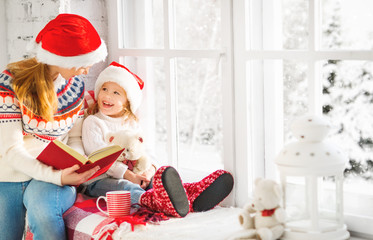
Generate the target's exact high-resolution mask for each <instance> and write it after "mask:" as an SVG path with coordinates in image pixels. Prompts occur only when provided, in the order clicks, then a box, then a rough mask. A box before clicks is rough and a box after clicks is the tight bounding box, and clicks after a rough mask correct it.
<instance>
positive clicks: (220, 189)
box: [82, 62, 233, 217]
mask: <svg viewBox="0 0 373 240" xmlns="http://www.w3.org/2000/svg"><path fill="white" fill-rule="evenodd" d="M143 86H144V82H143V81H142V80H141V79H140V78H139V77H138V76H137V75H135V74H133V73H132V72H131V71H129V70H128V69H127V68H126V67H124V66H122V65H120V64H118V63H116V62H113V63H111V64H110V66H109V67H107V68H106V69H105V70H104V71H102V72H101V74H100V75H99V76H98V79H97V81H96V84H95V98H96V99H97V102H96V103H95V105H93V107H91V108H90V109H89V110H90V111H89V113H90V114H93V115H89V116H88V117H87V118H86V119H85V120H84V122H83V132H82V137H83V144H84V148H85V151H86V154H90V153H92V152H93V151H95V150H97V149H100V148H102V147H104V146H105V145H107V143H105V140H104V139H105V136H106V134H107V133H109V132H115V131H118V130H121V129H135V130H138V131H140V127H139V124H138V123H137V117H136V115H135V114H134V113H135V112H136V110H137V109H138V107H139V106H140V103H141V99H142V88H143ZM107 174H108V175H109V177H108V176H107V175H106V177H105V176H104V175H102V176H100V177H97V178H95V179H92V180H91V181H89V182H87V184H84V185H85V189H84V193H85V194H87V195H90V196H94V197H98V196H102V195H105V194H106V192H107V191H112V190H129V191H131V203H132V204H134V203H140V204H141V205H144V206H146V207H148V208H150V209H152V210H156V211H160V212H163V213H165V214H168V215H171V216H175V217H184V216H185V215H186V214H187V213H188V212H189V211H206V210H209V209H211V208H213V207H214V206H216V205H217V204H218V203H220V202H221V201H222V200H223V199H224V198H225V197H227V196H228V194H229V193H230V192H231V190H232V188H233V177H232V175H231V174H230V173H228V172H227V171H224V170H218V171H216V172H214V173H212V174H210V175H209V176H207V177H206V178H204V179H203V180H201V181H200V182H196V183H186V184H182V182H181V180H180V177H179V174H178V173H177V171H176V170H175V169H174V168H173V167H169V166H164V167H161V168H159V169H158V170H157V171H156V163H155V162H154V160H153V165H152V167H151V168H150V169H148V170H147V171H146V172H145V173H144V174H142V175H138V174H135V173H134V172H132V171H131V170H130V169H129V168H128V166H127V165H125V164H123V163H122V162H118V161H117V162H115V163H114V165H113V166H112V167H111V168H110V169H109V171H108V172H107ZM153 176H154V177H153ZM152 177H153V188H152V189H149V190H147V191H145V190H144V189H146V188H147V187H148V185H149V183H150V179H151V178H152Z"/></svg>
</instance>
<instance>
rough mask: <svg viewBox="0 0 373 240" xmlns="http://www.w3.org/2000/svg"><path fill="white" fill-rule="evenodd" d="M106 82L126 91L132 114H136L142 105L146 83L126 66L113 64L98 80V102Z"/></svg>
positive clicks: (96, 90) (96, 85)
mask: <svg viewBox="0 0 373 240" xmlns="http://www.w3.org/2000/svg"><path fill="white" fill-rule="evenodd" d="M105 82H114V83H117V84H118V85H119V86H121V87H122V88H123V89H124V91H126V94H127V99H128V101H129V102H130V108H131V112H132V113H135V112H136V110H137V109H138V108H139V106H140V104H141V100H142V89H143V87H144V81H143V80H141V78H139V77H138V76H137V75H136V74H134V73H132V72H131V71H130V70H129V69H128V68H126V67H125V66H123V65H121V64H119V63H117V62H112V63H110V65H109V66H108V67H107V68H105V69H104V70H103V71H102V72H101V73H100V75H99V76H98V78H97V81H96V84H95V98H96V100H97V96H98V92H99V91H100V89H101V87H102V85H103V84H104V83H105Z"/></svg>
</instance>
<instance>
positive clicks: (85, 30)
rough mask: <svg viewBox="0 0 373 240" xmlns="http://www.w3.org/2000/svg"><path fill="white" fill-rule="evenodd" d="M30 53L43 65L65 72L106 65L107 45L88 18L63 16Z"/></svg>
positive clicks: (51, 24) (35, 43)
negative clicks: (61, 69) (70, 69)
mask: <svg viewBox="0 0 373 240" xmlns="http://www.w3.org/2000/svg"><path fill="white" fill-rule="evenodd" d="M31 44H32V45H31V46H29V50H30V51H31V52H32V53H34V54H35V56H36V58H37V60H38V61H39V62H42V63H45V64H48V65H56V66H59V67H63V68H74V67H75V68H80V67H87V66H91V65H93V64H95V63H97V62H100V61H104V60H105V58H106V55H107V49H106V45H105V42H104V41H103V40H102V39H101V38H100V36H99V35H98V33H97V31H96V29H95V28H94V27H93V26H92V24H91V23H90V22H89V21H88V20H87V19H86V18H84V17H82V16H79V15H75V14H67V13H63V14H59V15H58V16H57V17H56V18H55V19H53V20H51V21H50V22H49V23H48V24H47V25H46V26H45V27H44V28H43V29H42V30H41V31H40V33H39V34H38V36H37V37H36V39H35V41H33V42H32V43H31Z"/></svg>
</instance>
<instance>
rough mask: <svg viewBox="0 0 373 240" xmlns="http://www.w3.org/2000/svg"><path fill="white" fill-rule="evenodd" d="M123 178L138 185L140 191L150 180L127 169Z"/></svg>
mask: <svg viewBox="0 0 373 240" xmlns="http://www.w3.org/2000/svg"><path fill="white" fill-rule="evenodd" d="M123 178H124V179H127V180H128V181H130V182H133V183H135V184H139V185H140V187H141V188H142V189H145V188H146V187H147V185H146V182H148V185H149V182H150V179H148V178H147V177H145V176H142V175H139V174H136V173H134V172H132V171H131V170H129V169H127V171H126V172H125V173H124V175H123Z"/></svg>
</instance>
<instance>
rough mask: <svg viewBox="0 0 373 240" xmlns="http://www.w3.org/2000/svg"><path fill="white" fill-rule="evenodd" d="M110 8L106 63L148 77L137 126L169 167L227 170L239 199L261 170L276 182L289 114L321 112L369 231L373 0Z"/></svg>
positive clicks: (218, 1)
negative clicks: (341, 154)
mask: <svg viewBox="0 0 373 240" xmlns="http://www.w3.org/2000/svg"><path fill="white" fill-rule="evenodd" d="M107 3H108V9H109V58H110V59H111V60H115V61H120V62H121V63H123V64H125V65H127V66H128V67H129V68H130V69H132V70H133V71H135V72H136V73H138V74H139V75H140V77H142V78H144V80H145V83H146V87H145V89H144V95H145V98H144V102H143V104H142V107H141V114H144V116H146V118H143V120H144V122H143V126H144V130H145V131H146V133H147V136H148V139H149V140H150V142H151V145H152V146H153V148H154V150H155V153H156V155H157V156H158V157H159V158H160V159H161V160H163V161H164V163H168V164H173V165H175V166H177V167H178V168H179V170H181V172H183V173H185V176H186V177H191V176H194V177H196V174H195V173H198V172H203V174H202V175H204V174H205V173H206V172H210V171H212V170H213V169H217V168H222V167H224V168H226V169H228V170H230V171H232V172H233V174H234V176H235V192H234V194H232V195H233V197H234V200H233V201H234V202H232V203H235V204H236V205H238V206H242V205H243V204H245V203H246V202H247V198H248V196H249V195H250V194H251V191H252V189H253V180H254V179H255V178H256V177H259V176H261V177H263V176H264V177H267V178H275V179H276V178H277V177H278V176H277V175H278V172H277V169H276V166H275V164H274V159H275V157H276V155H277V154H278V152H279V151H280V149H281V148H282V146H283V144H286V143H288V142H290V141H292V140H293V139H292V136H291V135H290V131H289V125H290V123H291V121H292V120H293V119H294V118H296V117H297V116H300V115H303V114H306V113H313V114H324V115H325V117H326V118H329V119H330V120H331V121H332V123H333V124H334V126H335V128H334V131H333V132H332V134H331V135H330V136H329V137H330V140H331V141H333V142H334V143H335V144H336V145H338V146H339V147H340V148H342V149H343V150H344V152H345V153H346V154H347V155H348V157H349V163H348V165H347V166H346V170H345V176H346V181H345V194H344V195H345V198H344V199H345V213H346V222H347V225H348V227H349V230H351V231H354V232H358V233H360V234H367V235H371V236H373V229H372V228H371V226H373V210H372V209H373V200H372V199H373V190H372V189H373V177H372V176H373V158H372V156H373V123H372V122H373V121H372V120H373V110H370V109H373V105H372V104H373V97H372V96H373V90H372V89H373V76H372V73H373V72H372V71H373V70H372V69H373V68H372V67H373V66H372V63H373V54H372V47H373V13H372V11H371V9H373V2H372V1H370V0H308V1H305V0H237V1H236V0H234V1H228V0H204V1H201V0H183V1H177V0H174V1H173V0H119V1H107ZM193 174H194V175H193ZM182 177H183V176H182ZM191 178H193V177H191ZM368 226H370V227H368Z"/></svg>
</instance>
